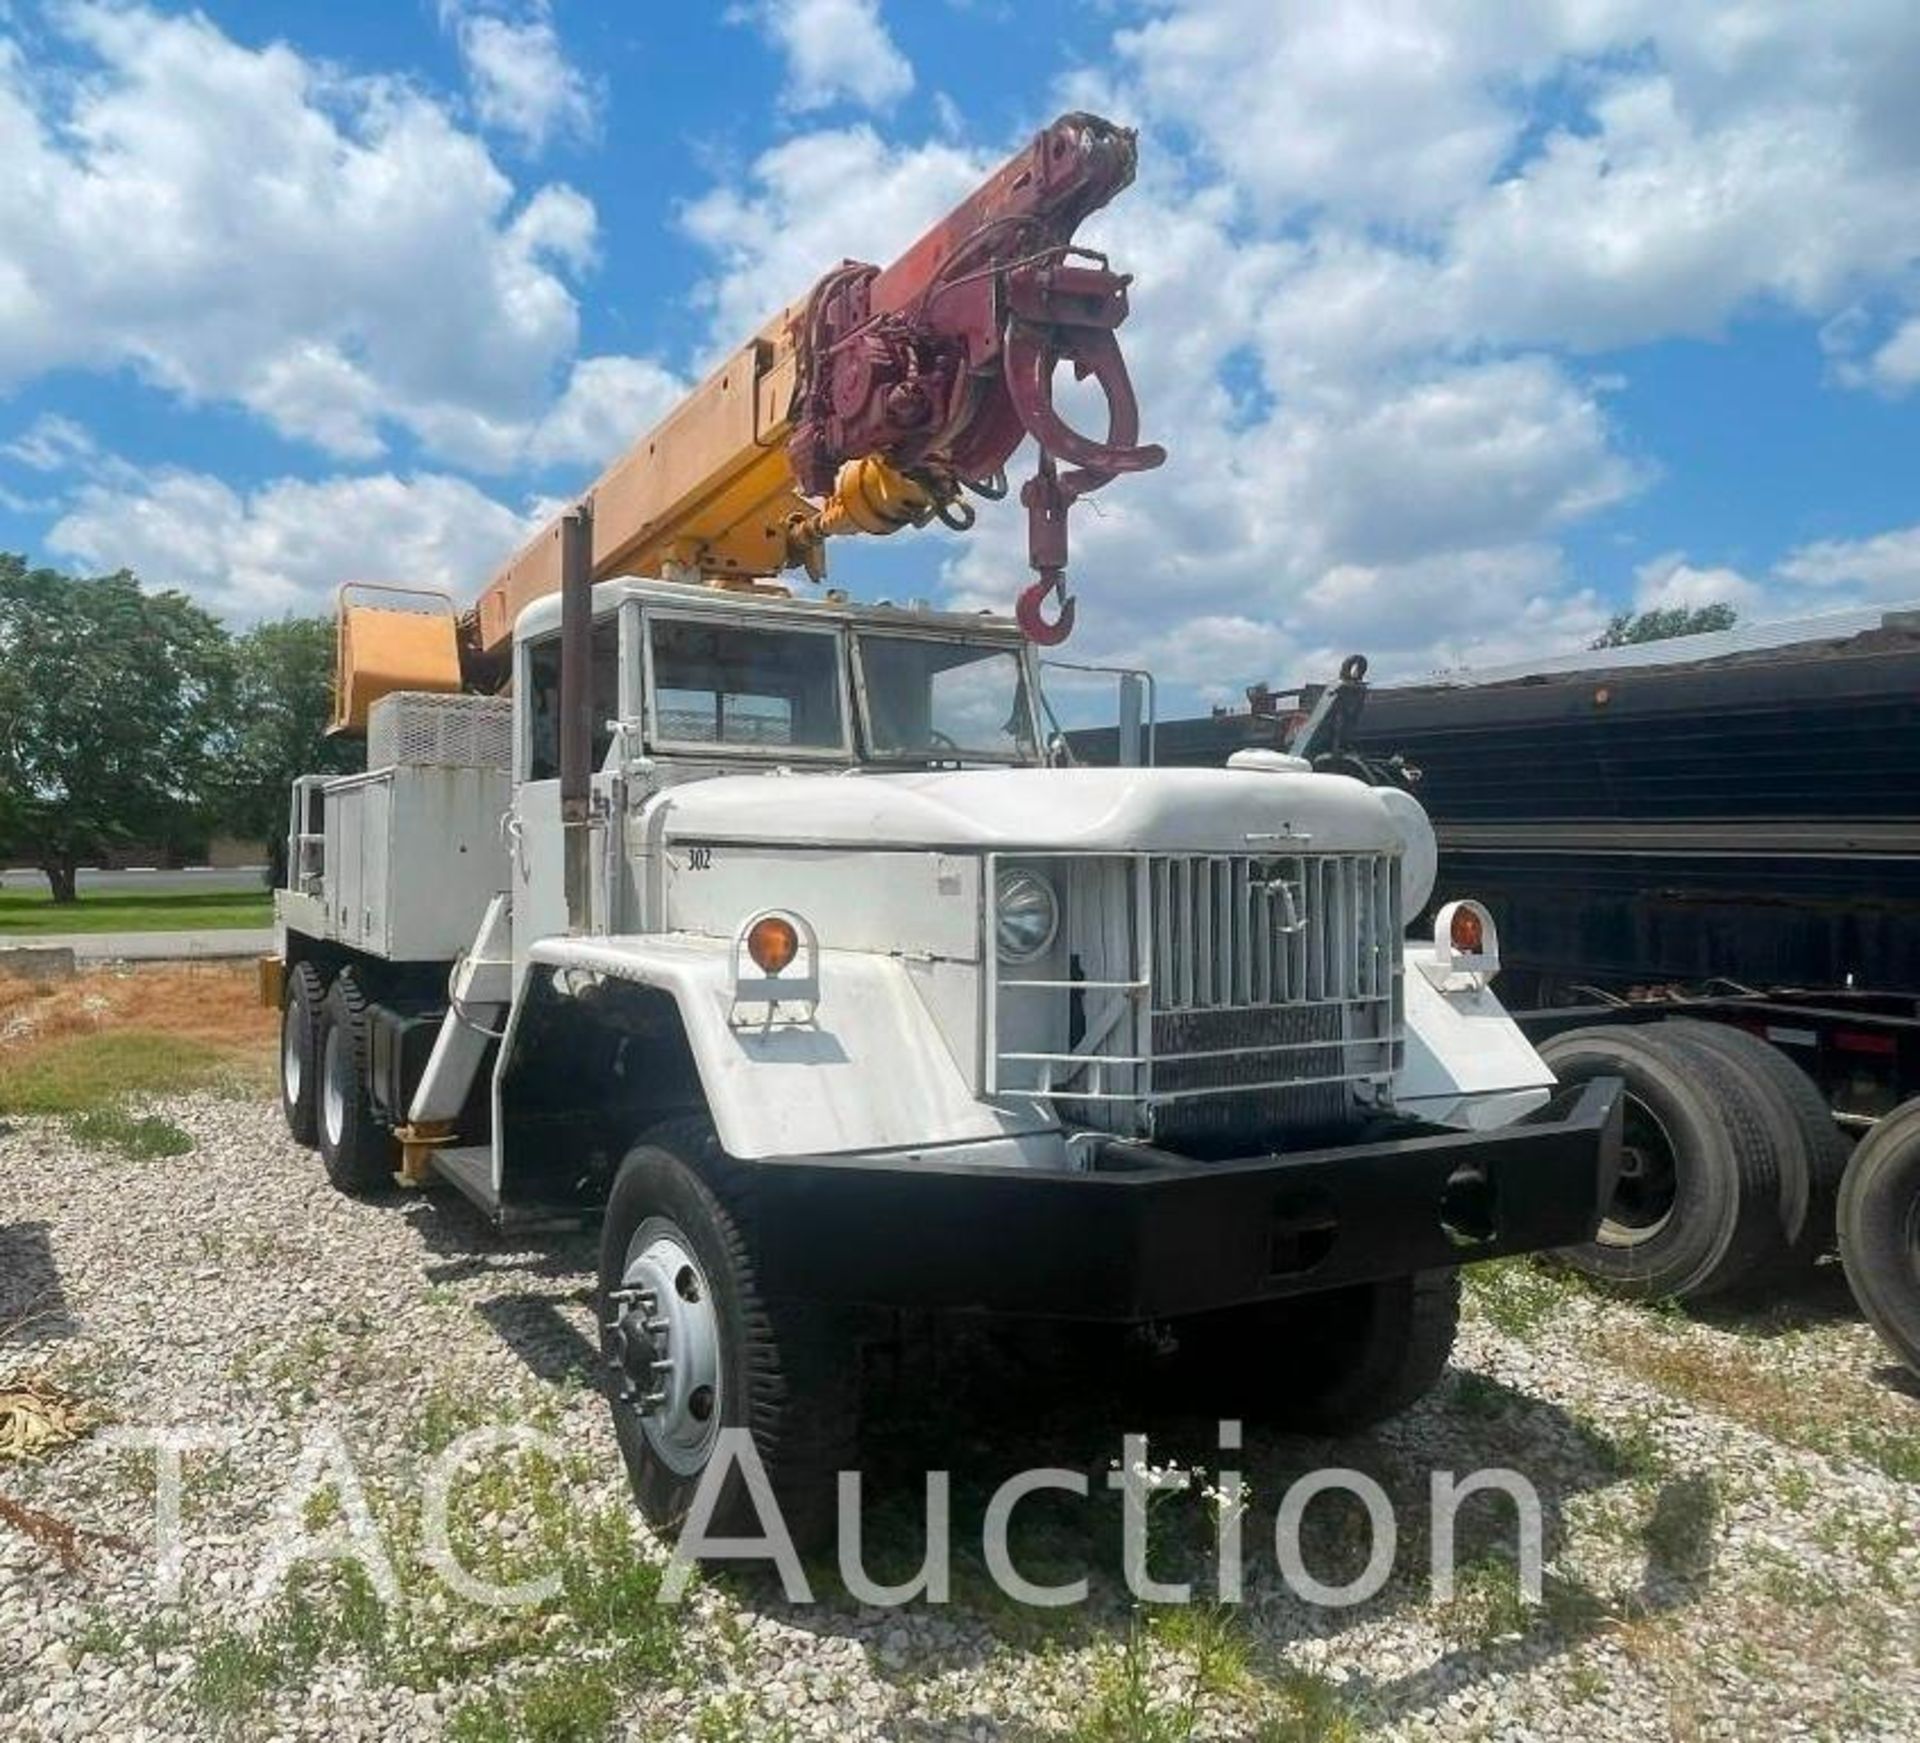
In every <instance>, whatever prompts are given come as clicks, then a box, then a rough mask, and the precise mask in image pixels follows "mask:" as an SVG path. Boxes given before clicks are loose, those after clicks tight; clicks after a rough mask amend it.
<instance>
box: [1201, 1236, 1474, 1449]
mask: <svg viewBox="0 0 1920 1743" xmlns="http://www.w3.org/2000/svg"><path fill="white" fill-rule="evenodd" d="M1459 1325H1460V1273H1459V1272H1458V1271H1451V1270H1449V1271H1422V1272H1419V1273H1416V1274H1415V1275H1413V1276H1410V1277H1393V1278H1389V1279H1388V1280H1387V1281H1386V1282H1384V1283H1365V1284H1358V1285H1355V1286H1353V1287H1350V1288H1346V1289H1331V1290H1328V1291H1326V1292H1325V1293H1323V1294H1319V1295H1304V1296H1294V1297H1289V1298H1288V1299H1286V1300H1282V1301H1262V1302H1255V1303H1252V1304H1250V1305H1248V1306H1246V1307H1231V1308H1225V1309H1222V1310H1220V1311H1219V1312H1216V1313H1204V1314H1195V1315H1194V1316H1192V1317H1191V1318H1190V1319H1186V1320H1180V1321H1176V1322H1175V1323H1174V1325H1173V1326H1172V1328H1171V1329H1172V1331H1173V1334H1174V1337H1175V1339H1176V1340H1177V1346H1178V1347H1177V1348H1176V1349H1175V1351H1174V1353H1173V1356H1172V1358H1171V1360H1172V1363H1173V1368H1174V1377H1175V1389H1176V1392H1177V1395H1178V1397H1179V1400H1180V1401H1181V1402H1182V1403H1184V1404H1186V1405H1188V1406H1190V1407H1191V1408H1193V1409H1196V1410H1204V1411H1205V1412H1206V1413H1207V1414H1209V1415H1215V1414H1217V1415H1220V1416H1239V1417H1241V1418H1242V1419H1244V1420H1246V1421H1248V1422H1258V1423H1264V1424H1267V1425H1269V1426H1272V1427H1276V1428H1283V1429H1290V1430H1292V1431H1294V1432H1296V1433H1301V1434H1331V1435H1344V1434H1356V1433H1358V1432H1359V1431H1360V1430H1362V1429H1365V1428H1371V1427H1372V1426H1373V1425H1374V1424H1375V1423H1378V1422H1384V1421H1385V1420H1386V1419H1387V1418H1388V1417H1390V1416H1397V1415H1399V1414H1400V1412H1401V1411H1403V1410H1405V1409H1407V1408H1409V1407H1410V1406H1411V1405H1413V1404H1415V1403H1417V1402H1418V1401H1419V1400H1420V1399H1421V1398H1423V1397H1425V1396H1426V1394H1427V1393H1428V1392H1429V1391H1431V1390H1432V1389H1433V1386H1434V1384H1435V1383H1436V1382H1437V1381H1438V1380H1439V1378H1440V1376H1441V1375H1442V1374H1443V1373H1445V1372H1446V1367H1447V1360H1448V1358H1449V1357H1450V1356H1451V1355H1452V1354H1453V1340H1454V1336H1455V1334H1456V1332H1457V1331H1458V1330H1459Z"/></svg>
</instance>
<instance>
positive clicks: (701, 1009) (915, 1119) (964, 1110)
mask: <svg viewBox="0 0 1920 1743" xmlns="http://www.w3.org/2000/svg"><path fill="white" fill-rule="evenodd" d="M732 957H733V949H732V946H731V944H730V943H729V942H728V941H726V940H723V939H718V938H703V937H696V936H694V935H692V934H687V933H662V934H652V935H646V936H613V937H606V938H548V939H543V940H542V941H541V942H540V943H538V944H536V945H534V946H533V948H532V950H531V951H530V952H529V953H528V960H529V962H530V963H533V964H538V965H542V966H545V967H548V968H551V969H553V970H555V971H556V974H555V983H554V984H555V986H556V988H557V989H558V990H560V991H562V992H564V991H565V989H566V986H567V984H568V981H569V978H570V975H571V974H586V975H596V976H611V977H614V978H616V979H621V980H627V981H631V982H633V983H635V984H636V985H640V986H646V987H653V988H657V989H658V990H659V991H661V992H664V993H666V994H667V995H668V996H669V997H671V998H672V1000H673V1001H674V1004H675V1007H676V1008H677V1009H678V1011H679V1013H680V1019H681V1022H682V1023H683V1025H684V1026H685V1029H686V1036H687V1044H688V1047H689V1049H690V1051H691V1052H692V1055H693V1059H694V1064H695V1066H696V1068H697V1070H698V1071H699V1074H700V1083H701V1087H702V1089H703V1090H704V1092H705V1095H706V1099H707V1105H708V1108H709V1109H710V1111H711V1113H712V1117H713V1122H714V1127H715V1130H716V1131H717V1132H718V1134H719V1137H720V1143H721V1147H722V1148H723V1149H724V1150H726V1152H727V1153H728V1154H729V1155H731V1156H736V1157H739V1158H740V1159H742V1160H744V1161H757V1160H763V1159H766V1158H769V1157H781V1156H839V1155H847V1154H850V1153H853V1152H865V1153H873V1152H884V1151H890V1150H898V1151H905V1150H914V1149H920V1148H925V1147H931V1146H936V1145H949V1144H978V1143H982V1142H987V1141H991V1140H995V1139H1007V1138H1016V1137H1020V1136H1022V1135H1026V1134H1031V1133H1040V1132H1050V1131H1053V1130H1054V1129H1055V1127H1054V1125H1053V1123H1052V1122H1050V1121H1048V1120H1047V1119H1045V1118H1044V1117H1042V1116H1041V1115H1040V1114H1038V1113H1037V1112H1022V1111H1020V1110H1017V1109H1006V1108H1000V1107H996V1106H993V1105H991V1104H989V1103H986V1102H982V1101H979V1100H977V1099H976V1098H975V1097H974V1095H973V1094H972V1092H971V1091H970V1090H969V1088H968V1086H967V1084H966V1081H965V1080H964V1079H963V1078H962V1077H961V1075H960V1072H959V1071H958V1069H957V1068H956V1067H955V1065H954V1062H953V1055H952V1054H951V1052H950V1051H949V1050H948V1047H947V1044H946V1042H945V1040H944V1039H943V1038H942V1036H941V1034H940V1031H939V1029H938V1028H937V1027H936V1026H935V1024H934V1021H933V1019H932V1017H931V1016H930V1015H929V1014H928V1012H927V1008H926V1006H925V1004H924V1003H923V1002H922V1000H921V998H920V995H919V993H918V992H916V991H915V989H914V986H913V983H912V981H911V980H910V979H909V978H908V975H907V972H906V970H905V968H904V967H903V966H902V965H901V964H900V963H899V962H898V961H896V960H894V959H893V958H891V957H883V956H877V955H873V954H870V953H868V952H866V951H857V950H822V951H821V952H820V953H819V965H820V1002H819V1004H818V1006H817V1007H816V1008H815V1010H814V1011H813V1013H812V1015H811V1017H810V1018H808V1019H807V1020H805V1021H783V1022H782V1023H781V1024H779V1025H778V1026H774V1027H761V1026H755V1027H750V1028H736V1027H734V1026H733V1025H732V1024H731V1023H730V1022H729V1020H728V1018H729V1014H730V1013H731V1011H732V1008H733V979H732Z"/></svg>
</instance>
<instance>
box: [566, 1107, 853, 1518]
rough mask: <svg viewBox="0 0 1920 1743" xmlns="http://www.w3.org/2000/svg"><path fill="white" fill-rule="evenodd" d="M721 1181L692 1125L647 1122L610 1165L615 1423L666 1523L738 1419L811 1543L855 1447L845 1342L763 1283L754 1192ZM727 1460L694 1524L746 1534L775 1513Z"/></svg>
mask: <svg viewBox="0 0 1920 1743" xmlns="http://www.w3.org/2000/svg"><path fill="white" fill-rule="evenodd" d="M733 1176H734V1170H733V1169H732V1168H731V1167H730V1165H729V1161H728V1158H727V1157H726V1155H725V1154H724V1152H723V1151H722V1150H721V1149H720V1145H719V1141H718V1139H717V1138H716V1137H715V1136H714V1133H713V1129H712V1127H711V1126H709V1125H708V1124H707V1123H706V1122H705V1121H704V1120H678V1121H672V1122H669V1123H668V1124H666V1125H664V1126H661V1127H658V1128H656V1129H655V1130H654V1131H652V1132H650V1133H649V1134H648V1136H647V1138H646V1140H645V1141H644V1142H642V1143H640V1144H638V1145H636V1146H635V1147H634V1148H633V1149H632V1150H631V1151H629V1152H628V1154H627V1157H626V1160H625V1161H624V1162H622V1163H621V1165H620V1172H619V1174H618V1175H617V1176H616V1178H615V1180H614V1184H613V1191H612V1193H611V1194H610V1195H609V1197H608V1200H607V1211H606V1221H605V1223H604V1224H603V1225H602V1229H601V1237H600V1273H599V1292H598V1317H599V1321H600V1327H601V1334H600V1335H601V1351H602V1354H603V1356H604V1358H605V1379H606V1384H607V1393H608V1398H609V1401H610V1403H611V1406H612V1410H613V1427H614V1434H615V1436H616V1438H617V1439H618V1441H619V1443H620V1453H621V1457H622V1458H623V1460H624V1461H625V1463H626V1467H627V1475H628V1477H629V1479H630V1480H631V1482H632V1485H633V1492H634V1496H635V1498H636V1499H637V1500H638V1502H639V1504H640V1510H641V1512H642V1513H644V1514H645V1515H646V1517H647V1519H648V1521H649V1522H650V1523H651V1524H652V1525H653V1526H654V1527H655V1528H656V1529H657V1530H659V1531H661V1532H662V1533H675V1532H677V1531H678V1530H679V1528H680V1527H681V1526H682V1525H683V1524H684V1523H685V1522H686V1519H687V1516H688V1512H689V1509H691V1507H692V1506H693V1503H694V1499H695V1495H696V1493H697V1491H698V1489H699V1487H700V1482H701V1478H702V1476H703V1474H704V1473H705V1472H706V1471H707V1468H708V1466H709V1464H710V1463H711V1462H712V1460H713V1459H714V1457H715V1455H716V1453H717V1452H719V1450H720V1446H719V1437H720V1434H721V1431H722V1430H726V1429H744V1430H745V1431H747V1433H749V1434H750V1435H751V1436H752V1444H753V1448H754V1451H755V1452H756V1453H757V1454H758V1456H759V1459H760V1463H761V1467H762V1468H763V1469H764V1470H765V1472H766V1474H767V1478H768V1481H769V1484H770V1487H771V1490H772V1494H773V1497H774V1499H775V1501H776V1502H777V1503H778V1506H779V1509H780V1515H781V1518H782V1520H783V1521H784V1523H785V1525H786V1528H787V1530H788V1532H789V1533H790V1534H791V1536H792V1538H793V1540H794V1542H795V1544H796V1545H797V1546H799V1547H800V1548H801V1549H802V1550H806V1549H810V1548H817V1547H819V1546H821V1545H823V1544H825V1543H828V1542H831V1541H832V1538H833V1526H834V1517H835V1515H834V1502H835V1484H836V1473H837V1472H839V1471H841V1470H843V1469H851V1468H852V1467H853V1465H854V1462H855V1459H856V1456H857V1452H858V1408H859V1381H858V1371H857V1363H856V1362H855V1361H854V1359H853V1357H854V1353H855V1352H854V1349H853V1346H852V1344H851V1340H850V1339H848V1338H845V1337H836V1336H835V1335H834V1333H835V1326H834V1321H833V1318H832V1316H831V1315H829V1314H827V1313H825V1312H824V1311H822V1310H819V1309H815V1308H810V1307H807V1306H803V1305H800V1304H795V1303H786V1302H779V1303H776V1302H771V1301H769V1300H767V1299H766V1298H765V1297H764V1296H763V1295H762V1294H761V1291H760V1284H759V1278H758V1272H757V1267H756V1262H755V1255H754V1248H753V1232H752V1228H753V1225H752V1211H751V1191H750V1188H749V1187H747V1186H746V1185H744V1184H743V1183H741V1182H740V1181H738V1179H737V1178H734V1177H733ZM727 1463H728V1465H729V1466H730V1468H729V1469H728V1470H727V1474H726V1476H725V1477H724V1479H723V1481H724V1483H725V1487H724V1488H723V1489H722V1491H721V1494H720V1497H719V1501H718V1504H717V1506H716V1507H715V1509H714V1511H713V1513H712V1514H711V1516H710V1517H709V1518H708V1520H707V1523H706V1530H707V1534H708V1535H709V1536H711V1537H732V1536H746V1535H752V1536H759V1535H761V1534H762V1532H763V1531H765V1530H766V1529H768V1528H769V1527H770V1526H771V1523H772V1521H771V1520H765V1521H763V1520H762V1518H761V1515H760V1512H759V1510H758V1509H757V1507H756V1506H755V1504H754V1498H753V1496H752V1494H751V1493H750V1491H749V1489H748V1486H747V1483H746V1481H745V1480H744V1479H743V1476H742V1473H741V1469H740V1461H739V1459H738V1458H737V1457H733V1458H730V1459H729V1460H728V1461H727Z"/></svg>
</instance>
